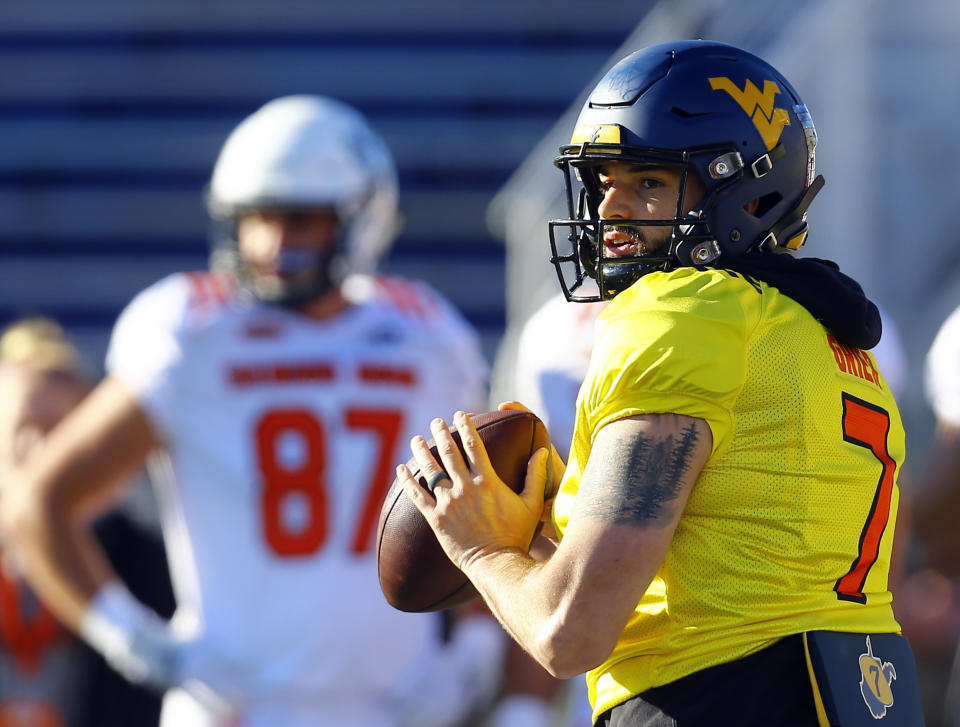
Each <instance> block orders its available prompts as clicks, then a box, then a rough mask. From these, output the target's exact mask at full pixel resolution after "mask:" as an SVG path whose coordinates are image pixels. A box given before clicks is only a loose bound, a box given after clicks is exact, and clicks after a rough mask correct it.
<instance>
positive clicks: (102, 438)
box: [2, 96, 504, 727]
mask: <svg viewBox="0 0 960 727" xmlns="http://www.w3.org/2000/svg"><path fill="white" fill-rule="evenodd" d="M396 202H397V188H396V173H395V169H394V163H393V160H392V157H391V155H390V153H389V151H388V149H387V148H386V146H385V145H384V143H383V142H382V140H381V139H380V138H379V137H378V136H377V135H376V134H375V133H374V132H373V130H372V129H371V128H370V127H369V126H368V124H367V123H366V121H365V120H364V119H363V118H362V117H361V116H360V115H359V114H358V113H357V112H356V111H354V110H353V109H351V108H349V107H347V106H345V105H344V104H341V103H339V102H337V101H334V100H331V99H326V98H322V97H314V96H293V97H285V98H281V99H277V100H274V101H272V102H270V103H268V104H267V105H265V106H264V107H263V108H261V109H260V110H259V111H257V112H256V113H255V114H253V115H252V116H251V117H249V118H248V119H246V120H245V121H244V122H243V123H241V124H240V126H238V127H237V129H236V130H234V132H233V133H232V134H231V136H230V137H229V138H228V139H227V141H226V144H225V145H224V148H223V150H222V151H221V153H220V156H219V158H218V161H217V164H216V167H215V169H214V172H213V177H212V180H211V185H210V191H209V208H210V212H211V215H212V217H213V218H214V220H215V221H216V222H217V223H218V225H219V228H220V230H221V233H222V234H221V239H220V240H219V241H218V244H217V246H216V252H215V256H214V260H215V265H214V268H215V271H214V272H213V273H193V274H180V275H174V276H171V277H168V278H166V279H164V280H162V281H160V282H159V283H157V284H155V285H154V286H152V287H150V288H148V289H147V290H145V291H144V292H142V293H141V294H140V295H138V296H137V297H136V298H135V299H134V301H133V302H132V303H131V304H130V305H129V307H128V308H127V309H126V310H125V311H124V313H123V314H122V315H121V317H120V319H119V321H118V323H117V325H116V328H115V330H114V333H113V337H112V340H111V343H110V349H109V352H108V356H107V368H108V373H109V375H108V377H107V379H106V380H105V381H104V382H103V383H102V384H101V385H100V386H99V387H98V388H97V389H96V390H95V391H94V392H93V394H92V395H91V396H90V397H89V398H88V399H87V400H86V402H84V403H83V404H82V405H81V407H80V408H79V410H78V411H77V412H76V413H75V414H74V415H73V416H72V417H71V418H68V419H67V420H66V421H65V423H64V424H63V426H62V427H60V428H58V429H57V430H55V431H54V432H53V434H52V436H51V438H50V440H49V446H47V447H46V448H45V451H44V453H43V456H42V457H38V458H34V459H31V460H30V461H29V462H28V463H27V464H26V466H24V467H23V468H22V469H21V470H20V471H19V472H18V473H16V474H15V476H16V477H17V478H18V479H19V480H20V483H19V484H20V487H19V488H18V491H19V492H20V493H22V494H23V496H22V497H17V498H15V499H14V498H11V499H10V500H9V501H7V499H6V498H5V499H4V501H3V503H2V513H3V516H4V517H3V522H4V524H5V526H6V530H7V531H8V533H9V534H10V535H11V536H12V538H13V539H14V541H15V542H16V544H17V546H18V550H19V554H20V556H21V557H22V559H23V561H24V563H25V565H26V567H27V571H28V574H29V577H30V579H31V580H32V581H33V583H34V585H35V587H36V588H37V590H38V591H39V592H40V593H41V594H42V595H43V596H44V597H45V598H46V599H47V600H48V601H49V602H50V603H51V605H52V606H53V607H54V609H55V610H56V611H57V613H58V615H59V616H60V617H61V619H62V620H63V621H64V622H65V623H66V624H68V625H69V626H71V627H72V628H74V629H75V630H77V631H78V632H79V633H81V634H82V635H83V636H84V638H85V639H87V640H88V641H89V642H90V643H91V644H92V645H93V646H94V647H96V648H97V649H98V650H100V651H102V652H103V653H104V654H105V655H106V656H107V658H108V659H109V660H110V661H111V662H112V663H113V664H114V665H115V667H116V668H117V669H118V670H120V671H122V672H123V673H125V674H126V675H128V677H129V678H131V679H133V680H137V681H141V682H145V683H149V684H153V685H154V686H156V687H158V688H160V689H168V688H169V689H170V691H168V692H167V695H166V697H165V701H164V707H163V713H162V718H161V724H162V725H165V726H170V727H172V726H174V725H176V726H177V727H182V726H188V727H189V726H191V725H211V726H214V725H217V726H219V725H230V726H231V727H233V726H240V725H243V726H245V727H246V726H248V725H249V726H252V727H258V726H260V725H264V726H266V725H271V726H273V725H284V726H285V727H296V726H297V725H310V726H311V727H323V726H324V725H338V726H339V725H345V724H351V725H364V726H365V727H395V726H397V725H412V724H417V725H418V727H419V726H421V725H422V726H427V725H452V724H456V723H457V722H458V721H460V720H462V719H463V718H464V717H465V715H466V713H467V712H469V709H470V707H471V704H470V702H471V699H472V697H473V693H472V692H469V690H466V689H464V690H461V692H460V693H458V695H456V696H457V698H454V697H451V695H450V693H449V692H450V690H445V692H447V693H445V694H442V695H439V694H438V695H436V696H434V695H432V694H430V692H429V691H427V688H426V687H424V686H423V685H420V686H417V680H418V678H425V679H429V678H430V677H427V676H424V675H425V674H427V673H428V672H429V671H430V670H431V669H432V670H434V673H443V674H444V676H443V679H444V683H445V684H448V683H451V684H453V683H457V681H458V679H459V680H461V681H462V682H463V683H464V684H469V683H471V682H474V683H477V682H482V681H484V679H487V680H489V678H490V677H489V674H490V667H489V666H488V665H491V664H493V665H496V664H497V663H498V661H497V659H498V655H499V654H500V653H501V652H502V649H503V645H504V642H503V636H502V632H501V631H500V629H499V626H497V625H496V624H495V623H494V622H493V621H492V620H491V619H480V618H469V619H466V620H464V621H462V622H461V623H460V624H459V625H458V628H457V629H456V630H455V631H454V634H453V636H452V638H451V639H450V640H449V641H448V642H447V643H446V645H445V646H444V647H443V648H442V649H438V647H437V641H438V640H437V631H438V628H437V624H436V618H435V615H432V614H425V615H421V616H416V617H413V618H411V617H410V615H408V614H401V613H400V612H397V611H394V610H393V609H392V608H390V607H389V606H388V605H387V604H386V602H385V600H384V599H383V596H382V594H381V593H380V590H379V585H378V581H377V577H376V566H375V558H374V539H375V535H376V528H377V518H378V515H379V511H380V504H381V500H382V498H383V496H384V494H385V492H386V490H387V488H388V486H389V484H390V481H391V480H392V479H393V474H394V473H393V471H392V465H393V464H394V462H395V461H396V460H397V459H399V458H401V457H402V456H403V452H404V451H405V447H406V443H407V442H408V441H409V440H410V438H411V436H413V435H414V434H415V433H416V432H419V431H421V430H422V429H423V428H424V426H425V425H426V424H427V423H428V422H429V421H430V420H431V418H433V417H437V416H446V415H449V414H450V413H451V412H453V411H454V410H455V409H458V408H460V409H465V410H469V411H478V410H481V409H482V408H484V406H485V403H486V402H485V398H486V383H487V382H486V378H487V371H486V364H485V362H484V359H483V356H482V354H481V352H480V349H479V345H478V340H477V337H476V335H475V333H474V332H473V330H472V329H471V328H470V327H469V326H468V325H467V324H466V322H465V321H464V320H463V319H462V318H461V316H460V315H459V314H458V313H457V312H456V311H455V310H454V309H453V308H452V306H451V305H450V304H449V303H447V302H446V301H445V300H443V299H442V298H441V297H440V296H439V295H438V294H437V293H435V292H433V291H432V290H430V289H429V288H428V287H427V286H425V285H424V284H422V283H419V282H415V281H411V280H405V279H397V278H384V277H377V276H374V275H373V274H372V271H373V269H374V266H375V264H376V263H377V261H378V260H379V258H380V257H381V256H382V255H383V254H384V252H385V251H386V249H387V247H388V245H389V244H390V242H391V241H392V238H393V236H394V234H395V230H396V224H397V222H396ZM148 459H149V460H150V463H151V464H152V465H153V472H155V473H160V476H159V478H158V483H157V484H158V486H157V495H158V501H159V506H160V510H161V513H160V514H161V521H162V524H163V531H164V537H165V541H166V544H167V549H168V553H169V558H170V562H171V571H172V577H173V581H174V589H175V592H176V597H177V611H176V614H175V615H174V618H173V619H172V621H171V622H170V623H166V622H164V621H162V620H160V619H158V618H157V617H156V616H155V615H154V614H153V613H151V612H150V611H149V610H147V609H145V608H144V607H143V606H142V605H141V604H139V603H138V602H137V601H136V600H135V599H133V598H132V597H131V595H130V593H129V592H128V591H127V590H126V588H125V587H124V585H123V584H122V583H121V582H120V581H119V580H118V579H117V578H116V577H115V575H114V574H113V573H112V571H111V570H110V569H109V567H107V565H106V564H105V562H104V559H103V557H102V555H101V554H100V553H99V552H98V550H97V548H96V547H95V545H94V544H93V543H92V541H91V539H90V536H89V532H88V530H87V529H86V528H85V523H86V522H87V520H88V518H89V517H90V516H91V515H92V514H94V513H98V512H101V511H103V510H105V509H107V508H109V507H111V505H112V504H113V503H115V502H116V500H117V497H118V495H119V494H120V493H119V492H118V491H117V486H116V485H117V483H119V482H123V481H124V480H125V477H126V476H127V475H128V474H129V473H130V472H131V471H133V470H135V469H136V468H137V467H139V466H140V465H141V464H142V463H143V462H144V461H145V460H148ZM484 673H486V676H484ZM418 675H419V676H418ZM427 684H429V681H427ZM453 691H454V692H456V690H453ZM440 697H443V698H445V699H446V700H447V701H446V702H444V703H442V704H441V703H440V702H439V701H436V700H439V699H440ZM451 700H453V701H451Z"/></svg>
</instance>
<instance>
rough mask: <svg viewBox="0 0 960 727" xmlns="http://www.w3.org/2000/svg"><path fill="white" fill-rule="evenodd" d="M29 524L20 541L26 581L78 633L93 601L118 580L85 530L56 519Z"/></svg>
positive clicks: (42, 517) (38, 518)
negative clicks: (96, 595)
mask: <svg viewBox="0 0 960 727" xmlns="http://www.w3.org/2000/svg"><path fill="white" fill-rule="evenodd" d="M31 520H32V522H28V523H25V524H23V525H22V526H21V529H20V534H19V536H18V537H16V541H17V552H18V554H19V557H20V558H21V560H22V561H23V565H24V566H25V571H26V573H27V578H28V581H29V582H30V584H31V586H33V588H34V590H36V591H37V593H38V594H39V595H40V597H41V598H42V599H43V600H44V602H45V603H47V604H48V606H49V607H50V609H51V610H52V611H53V612H54V613H55V614H56V616H57V617H58V618H59V619H60V621H61V622H62V623H63V624H64V625H65V626H67V627H68V628H70V629H72V630H74V631H77V630H78V629H79V626H80V622H81V620H82V618H83V615H84V613H85V612H86V609H87V605H88V603H89V602H90V600H91V598H93V596H94V594H95V593H96V592H97V591H98V590H99V589H100V587H101V586H102V585H103V584H104V583H106V582H107V581H108V580H111V579H113V578H116V575H115V574H114V572H113V569H112V568H111V566H110V564H109V562H108V560H107V558H106V556H105V555H104V553H103V551H102V550H101V548H100V546H99V544H98V543H97V542H96V540H95V538H94V537H93V535H92V534H91V533H90V531H89V530H87V529H86V528H85V527H83V526H81V525H79V524H77V523H71V522H69V521H68V520H66V519H65V518H64V517H62V515H58V514H53V513H48V514H46V515H44V514H42V513H38V515H37V516H36V517H35V518H31Z"/></svg>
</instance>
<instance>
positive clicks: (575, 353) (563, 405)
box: [516, 294, 606, 453]
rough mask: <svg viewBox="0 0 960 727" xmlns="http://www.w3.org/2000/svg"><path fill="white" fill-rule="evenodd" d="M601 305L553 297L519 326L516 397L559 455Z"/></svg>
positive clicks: (569, 429) (566, 441) (568, 432)
mask: <svg viewBox="0 0 960 727" xmlns="http://www.w3.org/2000/svg"><path fill="white" fill-rule="evenodd" d="M605 306H606V303H570V302H568V301H567V299H566V298H565V297H564V296H563V295H562V294H558V295H555V296H554V297H552V298H550V299H549V300H548V301H547V302H546V303H544V304H543V305H542V306H541V307H540V308H539V309H538V310H537V311H536V312H535V313H534V314H533V315H532V316H530V318H529V319H528V320H527V322H526V323H525V324H524V327H523V331H522V332H521V334H520V340H519V343H518V348H517V365H516V398H517V399H518V400H519V401H521V402H523V403H524V404H526V405H527V406H529V407H530V408H531V409H532V410H533V411H534V412H535V413H536V414H537V416H539V417H540V418H541V419H543V421H544V423H545V424H546V425H547V428H548V429H549V430H550V436H551V439H552V440H553V441H554V444H555V445H556V447H557V449H558V450H559V451H560V452H561V453H562V452H563V451H564V449H565V448H566V447H567V445H569V443H570V439H571V438H572V436H573V419H574V414H575V412H576V399H577V393H578V392H579V390H580V384H581V382H582V381H583V377H584V375H585V374H586V371H587V366H588V364H589V363H590V353H591V351H592V350H593V339H594V328H595V325H596V320H597V316H598V315H600V311H602V310H603V308H604V307H605Z"/></svg>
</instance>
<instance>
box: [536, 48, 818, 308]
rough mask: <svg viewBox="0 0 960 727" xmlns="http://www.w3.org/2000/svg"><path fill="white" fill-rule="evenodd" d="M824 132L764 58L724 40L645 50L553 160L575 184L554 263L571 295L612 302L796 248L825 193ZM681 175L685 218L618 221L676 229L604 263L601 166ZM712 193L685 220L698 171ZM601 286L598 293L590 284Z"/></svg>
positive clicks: (587, 108)
mask: <svg viewBox="0 0 960 727" xmlns="http://www.w3.org/2000/svg"><path fill="white" fill-rule="evenodd" d="M816 142H817V134H816V130H815V128H814V125H813V120H812V118H811V116H810V113H809V112H808V111H807V108H806V106H805V105H804V103H803V101H801V99H800V96H799V95H798V94H797V92H796V91H795V90H794V89H793V87H792V86H791V85H790V84H789V82H788V81H787V80H786V79H785V78H784V77H783V76H782V75H781V74H780V73H779V72H778V71H777V70H776V69H774V68H773V67H772V66H770V64H768V63H766V62H765V61H763V60H761V59H760V58H758V57H756V56H755V55H752V54H751V53H747V52H746V51H744V50H741V49H740V48H736V47H734V46H731V45H727V44H724V43H716V42H711V41H702V40H697V41H677V42H671V43H661V44H659V45H654V46H650V47H648V48H645V49H643V50H640V51H637V52H635V53H633V54H631V55H629V56H627V57H626V58H624V59H623V60H621V61H620V62H619V63H617V64H616V65H615V66H614V67H613V68H611V69H610V71H609V72H608V73H607V74H606V75H605V76H604V77H603V78H602V79H601V80H600V82H599V83H598V84H597V86H596V87H595V88H594V89H593V91H592V92H591V94H590V97H589V98H588V99H587V102H586V103H585V104H584V106H583V109H582V110H581V112H580V116H579V118H578V119H577V123H576V127H575V129H574V131H573V136H572V138H571V140H570V144H568V145H566V146H563V147H561V148H560V156H558V157H557V158H556V160H555V162H554V163H555V164H556V165H557V166H558V167H559V168H560V170H561V171H562V172H563V173H564V177H565V180H566V193H567V203H568V210H569V217H568V219H564V220H551V221H550V244H551V248H552V252H553V256H552V259H551V262H552V263H553V264H554V266H555V267H556V269H557V273H558V276H559V278H560V284H561V287H562V288H563V291H564V293H565V294H566V296H567V299H568V300H576V301H595V300H604V299H609V298H612V297H613V296H615V295H616V294H617V293H619V292H620V291H622V290H625V289H626V288H627V287H629V286H630V285H632V284H633V283H634V282H636V280H638V279H639V278H640V277H641V276H643V275H645V274H647V273H649V272H652V271H654V270H671V269H673V268H675V267H678V266H686V265H694V266H714V267H716V266H722V265H723V263H724V260H729V259H731V258H732V257H734V256H740V255H745V254H749V253H754V252H756V251H758V250H765V251H767V250H768V251H773V252H786V251H794V250H798V249H799V248H800V247H801V246H802V245H803V243H804V242H805V241H806V236H807V223H806V210H807V207H808V205H809V204H810V202H811V201H812V200H813V198H814V196H815V195H816V194H817V192H818V191H819V190H820V188H821V187H822V186H823V177H822V176H816V177H815V172H814V157H815V155H814V148H815V147H816ZM614 161H615V162H632V163H636V164H638V165H644V166H655V167H668V168H670V167H672V168H676V169H678V170H679V171H680V173H681V174H680V192H679V195H678V199H677V207H676V214H675V216H674V218H672V219H662V220H616V226H617V227H618V228H621V229H622V228H624V227H629V226H631V225H636V226H649V225H657V226H661V227H664V226H671V227H672V234H671V236H670V240H669V243H668V244H667V245H666V246H663V247H661V248H659V249H657V250H655V251H652V252H650V253H644V254H642V255H635V256H630V257H617V258H610V257H604V246H603V244H602V240H603V235H604V229H605V228H606V227H610V226H612V225H613V221H611V222H609V223H608V222H605V221H603V220H601V219H600V216H599V214H598V213H597V207H598V205H599V204H600V202H601V200H602V193H601V191H600V185H599V180H598V175H597V167H598V166H601V165H603V164H604V163H609V162H614ZM691 174H696V175H697V176H698V177H699V179H700V181H701V182H702V183H703V186H704V188H705V194H704V197H703V199H702V200H701V202H700V203H699V204H698V205H697V206H696V209H694V210H693V211H692V212H688V213H687V214H683V209H682V206H681V201H682V199H683V190H684V188H685V186H686V184H687V183H688V179H689V175H691ZM588 277H590V278H593V279H595V280H596V282H597V284H598V286H599V294H598V293H597V292H596V290H595V289H594V287H593V286H592V285H587V286H584V282H585V281H586V279H587V278H588Z"/></svg>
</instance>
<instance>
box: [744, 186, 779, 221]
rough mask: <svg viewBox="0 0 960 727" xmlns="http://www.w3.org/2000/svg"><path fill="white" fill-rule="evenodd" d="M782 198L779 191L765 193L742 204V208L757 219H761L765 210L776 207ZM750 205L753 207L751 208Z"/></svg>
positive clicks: (765, 212)
mask: <svg viewBox="0 0 960 727" xmlns="http://www.w3.org/2000/svg"><path fill="white" fill-rule="evenodd" d="M782 200H783V195H782V194H780V193H779V192H771V193H770V194H765V195H763V196H762V197H758V198H757V199H755V200H753V201H752V202H748V203H747V204H746V205H744V209H745V210H746V211H747V212H748V213H749V214H751V215H753V216H754V217H756V218H757V219H761V218H762V217H763V216H764V215H765V214H767V212H769V211H770V210H772V209H773V208H774V207H776V206H777V205H778V204H780V202H781V201H782ZM751 206H752V207H753V209H751Z"/></svg>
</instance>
